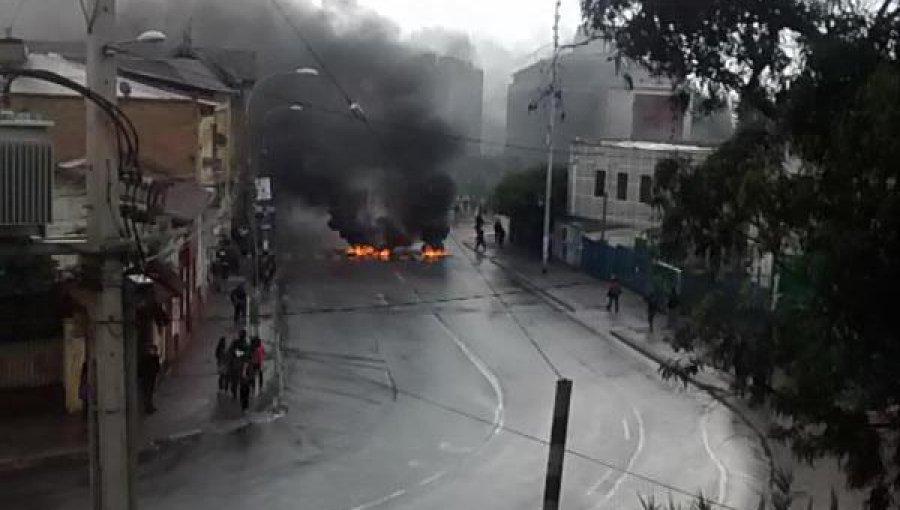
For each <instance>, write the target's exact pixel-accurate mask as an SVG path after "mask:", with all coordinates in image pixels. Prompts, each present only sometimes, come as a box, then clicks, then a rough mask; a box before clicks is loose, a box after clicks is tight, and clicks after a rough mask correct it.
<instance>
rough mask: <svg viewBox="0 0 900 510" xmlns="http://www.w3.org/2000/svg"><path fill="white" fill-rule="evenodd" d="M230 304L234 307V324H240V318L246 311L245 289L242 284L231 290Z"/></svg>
mask: <svg viewBox="0 0 900 510" xmlns="http://www.w3.org/2000/svg"><path fill="white" fill-rule="evenodd" d="M230 297H231V305H232V306H233V307H234V324H235V325H237V324H240V322H241V318H242V317H244V315H245V314H246V313H247V291H246V290H244V284H243V283H241V284H238V286H237V287H235V288H234V290H232V291H231V296H230Z"/></svg>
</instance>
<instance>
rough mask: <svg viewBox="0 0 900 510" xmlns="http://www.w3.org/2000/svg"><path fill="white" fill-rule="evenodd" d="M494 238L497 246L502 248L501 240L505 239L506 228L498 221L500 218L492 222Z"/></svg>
mask: <svg viewBox="0 0 900 510" xmlns="http://www.w3.org/2000/svg"><path fill="white" fill-rule="evenodd" d="M494 239H495V240H496V241H497V247H498V248H503V241H504V240H505V239H506V230H505V229H504V228H503V223H502V222H501V221H500V218H497V220H496V221H495V222H494Z"/></svg>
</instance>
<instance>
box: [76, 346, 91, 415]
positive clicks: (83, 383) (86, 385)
mask: <svg viewBox="0 0 900 510" xmlns="http://www.w3.org/2000/svg"><path fill="white" fill-rule="evenodd" d="M78 398H79V399H80V400H81V417H82V419H84V421H85V422H87V419H88V415H89V413H90V403H91V379H90V374H89V373H88V364H87V361H83V362H82V363H81V377H80V378H79V380H78Z"/></svg>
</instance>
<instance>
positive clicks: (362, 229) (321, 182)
mask: <svg viewBox="0 0 900 510" xmlns="http://www.w3.org/2000/svg"><path fill="white" fill-rule="evenodd" d="M44 1H46V3H45V4H44V6H43V9H45V10H43V9H42V10H43V13H42V12H40V11H35V8H34V7H32V8H30V9H29V12H27V13H25V14H26V15H25V16H22V17H21V19H20V20H18V22H17V25H16V31H15V32H16V35H20V36H24V37H26V38H32V39H40V38H44V39H55V40H59V39H66V38H68V39H81V38H83V34H84V23H83V16H82V14H81V12H80V9H78V8H77V7H75V6H76V5H77V2H73V1H72V0H42V2H41V3H43V2H44ZM278 2H279V5H281V6H282V9H283V10H284V11H285V13H286V18H287V19H285V16H283V15H282V13H281V12H280V10H279V9H278V8H276V7H275V6H273V4H272V2H271V1H270V0H257V1H246V0H187V1H185V0H128V1H125V0H120V1H119V3H118V6H119V11H120V21H119V30H120V32H122V36H123V38H127V37H133V36H134V35H135V34H137V33H140V32H141V31H143V30H147V29H159V28H162V29H163V30H164V31H165V32H166V33H167V34H168V35H169V43H170V44H171V45H177V44H179V43H181V42H182V35H183V34H187V33H189V34H190V38H191V42H192V45H193V46H194V47H199V48H202V47H216V48H234V49H247V50H253V51H255V52H256V56H257V66H258V69H259V76H261V77H264V76H267V75H269V74H271V73H277V72H283V71H288V70H292V69H297V68H302V67H311V68H317V69H318V68H320V67H321V66H320V64H319V62H318V61H317V59H315V58H313V56H312V55H311V54H310V52H309V51H308V49H307V48H306V47H305V46H304V44H303V42H302V41H301V40H300V38H299V37H298V34H297V33H296V32H295V31H294V30H295V29H294V28H292V27H291V24H294V26H295V27H296V30H297V32H299V33H300V34H302V36H303V38H305V39H306V40H308V41H309V43H310V44H311V45H312V47H313V48H314V49H315V51H316V53H317V54H318V55H319V57H320V59H321V61H322V62H324V65H325V67H326V68H327V69H319V71H320V74H319V76H318V77H315V76H309V75H305V76H304V75H297V74H293V75H292V74H289V73H286V74H281V75H279V76H277V77H272V78H267V79H261V80H259V81H258V82H257V83H258V87H257V91H256V92H255V94H254V99H253V104H252V105H251V122H252V123H253V124H252V125H253V126H254V127H255V128H256V129H255V132H256V133H258V135H257V136H255V137H254V145H255V149H256V150H257V151H264V152H265V153H264V155H263V157H262V160H261V162H262V167H263V168H264V170H267V171H268V172H270V173H271V174H272V175H273V177H274V181H275V186H276V190H277V192H280V193H281V194H284V193H290V194H291V195H293V196H295V197H297V198H299V199H301V200H303V201H304V202H305V203H307V204H309V205H313V206H316V207H319V208H322V209H324V210H326V211H328V213H329V214H330V218H331V219H330V222H329V224H330V226H332V228H334V229H336V230H338V231H339V232H340V233H341V235H342V237H344V238H345V239H346V240H347V241H348V242H351V243H363V242H365V243H369V244H378V245H408V244H411V243H414V242H416V241H419V240H422V241H425V242H426V243H429V244H441V243H442V241H443V239H444V238H445V237H446V235H447V234H448V232H449V229H448V226H447V212H448V210H449V208H450V205H451V203H452V200H453V197H454V194H455V193H454V187H453V183H452V181H451V179H450V178H449V177H448V176H447V175H445V174H444V173H442V172H441V171H440V168H441V167H442V165H443V164H445V163H446V162H447V161H449V160H451V159H452V158H454V157H455V155H456V154H457V153H458V152H459V150H460V147H459V146H458V143H457V142H455V141H454V136H455V133H453V132H452V130H451V129H450V127H449V126H448V125H447V124H445V123H444V122H442V121H441V119H439V118H438V117H437V116H436V115H435V113H434V111H433V105H431V104H429V102H430V98H431V97H432V91H431V90H429V87H431V86H432V85H431V82H430V81H429V79H428V72H429V71H428V69H427V65H428V63H427V60H423V59H420V58H416V57H417V55H418V54H419V53H421V49H420V48H419V46H417V45H413V44H409V43H405V42H402V41H401V40H400V32H399V29H398V28H397V27H396V25H394V24H392V23H390V22H389V21H387V20H386V19H384V18H382V17H380V16H378V15H376V14H375V13H373V12H372V11H370V10H367V9H364V8H361V7H359V6H358V5H356V3H355V2H352V1H330V2H326V3H325V7H324V8H319V7H316V6H313V5H312V4H310V3H308V2H306V1H302V2H297V1H293V2H292V1H290V0H278ZM31 5H32V6H33V5H34V4H31ZM64 12H70V13H71V15H63V14H62V13H64ZM51 13H52V14H51ZM61 20H66V21H67V23H66V22H62V21H61ZM52 21H58V22H60V24H59V26H52V27H48V22H52ZM188 26H190V30H189V32H188V30H187V28H188ZM458 41H463V40H462V39H459V40H458ZM459 48H462V49H463V50H464V48H465V44H461V45H460V46H459ZM468 56H469V57H471V55H468ZM329 75H331V76H333V77H334V78H335V80H332V79H330V77H329ZM334 81H336V82H337V84H336V83H334ZM351 101H352V102H357V103H359V104H360V105H361V106H362V108H363V109H364V111H365V118H366V119H368V120H367V122H364V121H363V120H361V119H360V118H359V116H356V117H354V116H353V115H352V114H351V111H350V109H349V102H351ZM292 103H294V104H298V105H302V111H299V108H298V107H297V106H295V108H294V109H289V108H287V106H288V105H290V104H292ZM257 153H259V152H257Z"/></svg>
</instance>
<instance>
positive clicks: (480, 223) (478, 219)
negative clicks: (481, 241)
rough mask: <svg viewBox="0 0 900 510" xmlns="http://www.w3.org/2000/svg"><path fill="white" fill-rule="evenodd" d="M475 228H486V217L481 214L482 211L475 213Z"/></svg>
mask: <svg viewBox="0 0 900 510" xmlns="http://www.w3.org/2000/svg"><path fill="white" fill-rule="evenodd" d="M475 230H476V231H477V230H484V217H482V216H481V211H478V213H477V214H476V215H475Z"/></svg>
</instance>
